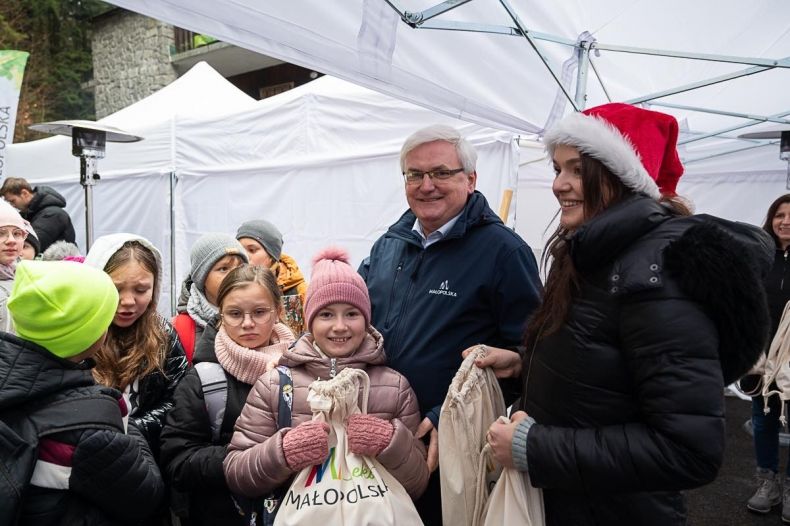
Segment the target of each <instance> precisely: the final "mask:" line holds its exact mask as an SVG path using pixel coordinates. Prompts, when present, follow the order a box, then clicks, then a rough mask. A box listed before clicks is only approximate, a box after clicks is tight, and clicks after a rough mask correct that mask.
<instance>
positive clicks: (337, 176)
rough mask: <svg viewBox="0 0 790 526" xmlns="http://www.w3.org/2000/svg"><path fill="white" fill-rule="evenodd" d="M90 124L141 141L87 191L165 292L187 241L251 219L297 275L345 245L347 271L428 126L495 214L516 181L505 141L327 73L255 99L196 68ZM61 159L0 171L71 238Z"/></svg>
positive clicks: (98, 227)
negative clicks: (152, 256)
mask: <svg viewBox="0 0 790 526" xmlns="http://www.w3.org/2000/svg"><path fill="white" fill-rule="evenodd" d="M101 122H103V123H106V124H110V125H113V126H117V127H118V128H121V129H123V130H125V131H127V132H130V133H133V134H135V135H139V136H143V137H145V140H143V141H141V142H138V143H130V144H113V143H108V145H107V154H106V158H104V159H102V160H100V161H99V163H98V168H99V173H100V174H101V175H102V180H101V181H100V182H99V183H98V184H97V185H96V186H95V187H94V190H93V195H94V204H95V207H94V228H95V235H96V236H97V237H98V236H101V235H104V234H108V233H112V232H121V231H127V232H135V233H139V234H141V235H143V236H145V237H147V238H149V239H150V240H151V241H152V242H153V243H154V244H155V245H156V246H157V247H160V249H161V250H162V252H163V255H164V258H165V280H166V282H170V276H171V275H173V276H175V279H174V280H173V284H174V285H177V284H178V283H179V282H180V280H181V279H182V278H183V277H184V276H185V274H186V273H187V272H188V270H189V259H188V254H189V247H190V246H191V245H192V243H193V242H194V241H195V240H196V239H197V237H198V236H199V235H201V234H202V233H205V232H226V233H231V234H232V233H235V230H236V228H237V227H238V225H239V224H241V223H242V222H243V221H245V220H248V219H254V218H265V219H269V220H270V221H272V222H273V223H275V224H276V225H277V226H278V227H279V228H280V230H281V231H282V232H283V234H284V237H285V247H284V250H285V252H286V253H288V254H290V255H292V256H294V257H295V258H296V259H297V261H298V262H300V264H301V266H302V269H303V271H304V272H305V273H306V274H309V271H310V267H311V265H310V258H311V257H312V256H313V255H314V254H315V253H316V252H317V251H318V250H319V249H320V248H322V247H323V246H325V245H327V244H329V243H333V244H338V245H340V246H343V247H345V248H347V249H348V250H349V252H350V254H351V257H352V264H358V263H359V262H360V261H361V260H362V258H363V257H365V256H366V255H367V254H368V252H369V249H370V246H371V244H372V243H373V241H374V240H375V239H377V238H378V237H379V236H380V235H381V234H382V233H383V232H384V231H385V229H386V228H387V227H388V226H389V225H390V224H391V223H393V222H394V221H395V220H396V219H397V218H398V217H399V216H400V214H401V213H402V212H403V211H404V210H405V209H406V207H407V205H406V200H405V196H404V193H403V183H402V178H401V176H400V173H399V163H398V155H399V151H400V147H401V144H402V142H403V140H404V139H405V138H406V137H407V136H408V135H410V134H411V133H412V132H414V131H415V130H416V129H418V128H420V127H423V126H427V125H429V124H434V123H444V124H449V125H451V126H454V127H456V128H459V129H460V130H461V131H462V133H463V134H464V135H466V136H467V137H468V138H469V139H470V140H471V141H472V143H473V144H475V145H476V147H477V150H478V154H479V158H478V173H479V174H480V175H479V178H478V189H480V190H481V191H482V192H483V193H484V194H485V195H486V196H487V197H488V199H489V201H490V203H491V205H492V207H494V208H495V209H496V208H497V207H498V206H499V202H500V199H501V196H502V194H503V191H504V190H505V189H507V188H514V187H515V185H516V181H517V170H518V156H519V153H518V147H517V145H516V141H515V138H514V135H513V134H512V133H510V132H502V131H497V130H493V129H488V128H484V127H482V126H478V125H474V124H469V123H466V122H462V121H458V120H455V119H452V118H449V117H446V116H444V115H441V114H437V113H435V112H432V111H430V110H426V109H424V108H421V107H419V106H415V105H413V104H410V103H406V102H403V101H400V100H397V99H392V98H390V97H388V96H385V95H382V94H379V93H376V92H373V91H370V90H368V89H366V88H362V87H359V86H355V85H353V84H349V83H347V82H344V81H341V80H339V79H335V78H332V77H322V78H320V79H317V80H315V81H313V82H311V83H309V84H306V85H304V86H301V87H299V88H296V89H294V90H291V91H288V92H286V93H283V94H281V95H278V96H276V97H272V98H270V99H266V100H264V101H260V102H256V101H253V100H252V99H250V98H249V97H247V96H246V95H244V94H243V93H241V92H240V91H238V90H237V89H236V88H234V87H233V86H232V85H230V84H229V83H228V82H227V81H226V80H224V79H223V78H222V77H221V76H219V75H218V74H217V73H216V72H215V71H213V70H212V69H211V68H210V67H209V66H207V65H206V64H198V65H196V66H195V67H194V68H193V69H192V70H190V72H188V73H187V74H186V75H184V76H183V77H181V78H180V79H178V80H176V81H175V82H173V83H172V84H171V85H169V86H167V87H165V88H164V89H162V90H160V91H159V92H157V93H155V94H154V95H151V96H150V97H148V98H147V99H144V100H142V101H140V102H138V103H136V104H134V105H132V106H129V107H128V108H125V109H123V110H121V111H120V112H118V113H116V114H113V115H111V116H108V117H106V118H105V119H102V121H101ZM70 151H71V146H70V142H69V138H67V137H53V138H48V139H42V140H39V141H33V142H30V143H23V144H17V145H12V146H11V148H10V149H9V153H8V158H7V162H8V167H9V173H11V174H13V175H14V176H18V177H24V178H26V179H27V180H28V181H30V182H31V183H32V184H49V185H51V186H53V187H54V188H56V189H57V190H58V191H60V192H61V193H62V194H63V195H64V196H65V197H66V199H67V201H68V203H69V204H68V211H69V212H70V214H71V216H72V218H73V220H74V222H75V228H76V230H77V232H78V240H79V241H83V240H84V237H83V232H84V217H83V215H82V214H83V196H82V194H83V190H82V187H81V186H80V185H79V175H78V174H79V164H78V160H77V159H76V158H74V157H71V155H70ZM171 231H172V232H173V233H174V236H173V237H172V238H171ZM171 239H172V246H171ZM83 244H84V243H83ZM171 251H172V254H174V256H175V257H174V258H172V260H171V256H170V255H171ZM171 261H172V262H173V264H174V270H173V271H172V272H171V270H170V263H171ZM166 288H167V287H165V289H166ZM164 292H165V295H163V297H162V298H161V300H160V302H161V305H162V309H161V310H163V312H167V311H169V307H170V294H168V292H169V291H167V290H165V291H164Z"/></svg>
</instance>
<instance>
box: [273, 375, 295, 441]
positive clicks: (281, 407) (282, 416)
mask: <svg viewBox="0 0 790 526" xmlns="http://www.w3.org/2000/svg"><path fill="white" fill-rule="evenodd" d="M277 372H278V373H279V374H280V394H279V397H278V398H279V400H278V404H277V429H282V428H284V427H291V410H292V409H293V403H294V381H293V378H292V376H291V369H289V368H288V367H286V366H284V365H278V366H277Z"/></svg>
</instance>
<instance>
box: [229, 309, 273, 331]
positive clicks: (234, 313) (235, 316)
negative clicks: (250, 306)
mask: <svg viewBox="0 0 790 526" xmlns="http://www.w3.org/2000/svg"><path fill="white" fill-rule="evenodd" d="M248 314H249V316H250V319H252V321H253V322H254V323H256V324H263V323H267V322H268V321H270V320H271V319H272V315H273V314H274V309H255V310H252V311H244V310H238V309H228V310H226V311H224V312H223V313H222V321H223V322H224V323H225V324H226V325H228V326H229V327H238V326H239V325H241V324H242V323H244V317H245V316H247V315H248Z"/></svg>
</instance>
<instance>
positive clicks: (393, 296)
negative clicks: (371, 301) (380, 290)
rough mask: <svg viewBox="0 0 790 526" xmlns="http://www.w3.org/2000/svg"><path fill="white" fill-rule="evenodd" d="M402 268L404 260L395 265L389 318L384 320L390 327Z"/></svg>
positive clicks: (388, 306) (388, 312)
mask: <svg viewBox="0 0 790 526" xmlns="http://www.w3.org/2000/svg"><path fill="white" fill-rule="evenodd" d="M401 270H403V261H401V262H400V263H398V266H397V267H395V278H394V279H393V280H392V287H390V301H389V305H387V320H386V321H385V322H384V326H385V327H389V326H390V322H391V321H392V303H393V302H394V301H395V285H397V284H398V276H400V271H401Z"/></svg>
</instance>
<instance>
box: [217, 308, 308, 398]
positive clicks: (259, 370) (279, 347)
mask: <svg viewBox="0 0 790 526" xmlns="http://www.w3.org/2000/svg"><path fill="white" fill-rule="evenodd" d="M293 341H294V335H293V333H292V332H291V330H290V329H289V328H288V327H287V326H285V324H283V323H275V324H274V327H273V328H272V335H271V336H270V337H269V345H267V346H264V347H259V348H257V349H248V348H247V347H244V346H241V345H239V344H238V343H236V342H234V341H233V340H231V338H230V336H228V333H227V332H225V327H220V328H219V330H218V331H217V337H216V339H215V340H214V352H215V353H216V355H217V361H218V362H219V364H220V365H221V366H222V368H223V369H225V370H226V371H227V372H228V374H230V375H232V376H233V377H234V378H236V379H237V380H239V381H241V382H244V383H245V384H247V385H252V384H254V383H255V381H256V380H257V379H258V378H260V377H261V376H262V375H263V374H264V373H266V372H268V371H269V370H270V369H271V368H272V367H271V366H270V364H271V363H272V362H275V361H277V360H279V359H280V356H282V354H283V352H285V351H286V350H287V349H288V346H289V345H291V343H293Z"/></svg>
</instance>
